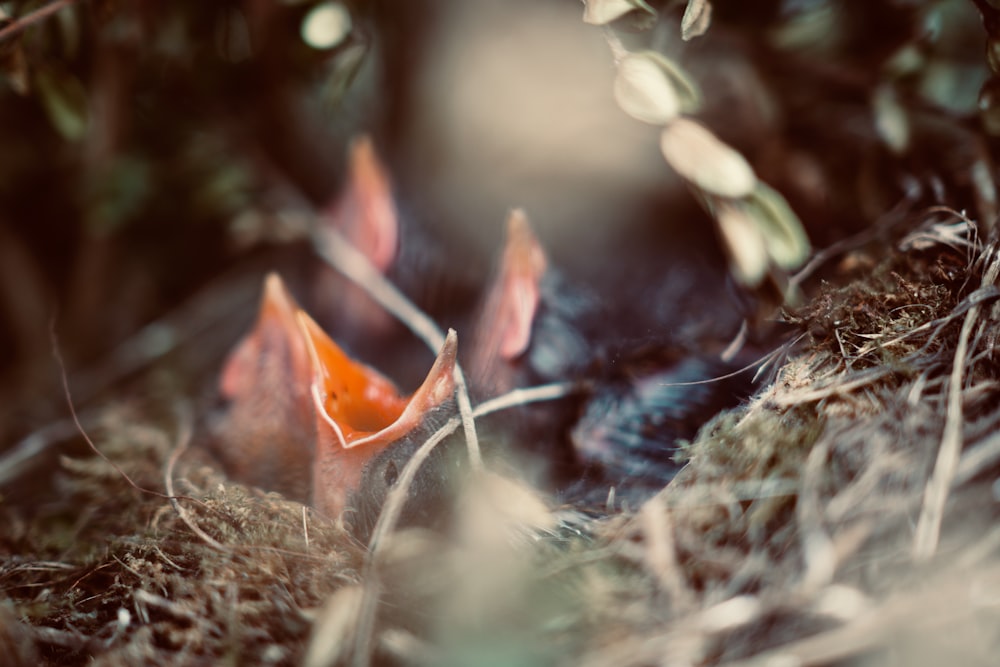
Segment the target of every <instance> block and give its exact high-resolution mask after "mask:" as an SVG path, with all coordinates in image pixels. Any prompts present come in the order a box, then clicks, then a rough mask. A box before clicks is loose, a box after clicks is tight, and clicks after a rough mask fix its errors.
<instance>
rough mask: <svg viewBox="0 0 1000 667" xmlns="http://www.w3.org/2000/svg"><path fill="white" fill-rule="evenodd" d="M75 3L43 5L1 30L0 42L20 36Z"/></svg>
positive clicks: (64, 0) (65, 0)
mask: <svg viewBox="0 0 1000 667" xmlns="http://www.w3.org/2000/svg"><path fill="white" fill-rule="evenodd" d="M76 2H77V0H56V1H55V2H53V3H51V4H48V5H45V6H44V7H42V8H40V9H36V10H35V11H33V12H31V13H30V14H25V15H24V16H22V17H20V18H19V19H16V20H15V21H14V22H12V23H11V24H10V25H8V26H7V27H6V28H4V29H3V30H0V42H5V41H7V40H8V39H11V38H12V37H15V36H17V35H20V34H21V33H22V32H24V31H25V30H27V29H28V28H30V27H31V26H33V25H35V24H36V23H39V22H41V21H44V20H45V19H47V18H49V17H50V16H52V15H53V14H55V13H56V12H58V11H59V10H60V9H62V8H64V7H68V6H69V5H72V4H74V3H76Z"/></svg>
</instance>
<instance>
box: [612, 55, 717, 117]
mask: <svg viewBox="0 0 1000 667" xmlns="http://www.w3.org/2000/svg"><path fill="white" fill-rule="evenodd" d="M614 91H615V100H617V102H618V105H619V106H620V107H621V108H622V109H623V110H624V111H625V113H627V114H628V115H630V116H632V117H633V118H635V119H637V120H641V121H643V122H645V123H651V124H653V125H665V124H666V123H667V122H669V121H670V120H672V119H673V118H675V117H676V116H677V115H678V114H679V113H681V112H684V113H691V112H693V111H696V110H697V108H698V107H699V106H700V104H701V95H700V93H699V92H698V88H697V86H696V85H695V84H694V82H693V81H692V80H691V79H690V78H689V77H688V76H687V74H686V73H685V72H684V71H683V70H682V69H681V68H680V67H679V66H678V65H677V64H676V63H675V62H673V61H672V60H669V59H668V58H666V57H665V56H663V55H662V54H660V53H657V52H655V51H643V52H640V53H633V54H630V55H629V56H627V57H626V58H624V59H622V61H621V62H620V63H619V65H618V76H617V78H616V79H615V88H614Z"/></svg>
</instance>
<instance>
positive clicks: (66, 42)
mask: <svg viewBox="0 0 1000 667" xmlns="http://www.w3.org/2000/svg"><path fill="white" fill-rule="evenodd" d="M55 18H56V21H58V25H59V33H60V35H61V37H62V44H63V53H65V54H66V56H67V57H69V58H75V57H76V56H77V54H78V53H79V52H80V19H79V16H78V15H77V13H76V8H74V7H66V8H64V9H62V10H60V11H58V12H56V15H55Z"/></svg>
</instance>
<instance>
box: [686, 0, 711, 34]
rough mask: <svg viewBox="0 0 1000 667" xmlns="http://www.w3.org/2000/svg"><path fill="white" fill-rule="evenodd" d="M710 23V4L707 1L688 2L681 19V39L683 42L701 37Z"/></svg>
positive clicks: (694, 0) (689, 0)
mask: <svg viewBox="0 0 1000 667" xmlns="http://www.w3.org/2000/svg"><path fill="white" fill-rule="evenodd" d="M711 23H712V3H711V2H709V1H708V0H688V3H687V7H685V8H684V16H683V17H682V18H681V39H683V40H684V41H685V42H686V41H688V40H689V39H694V38H695V37H701V36H702V35H704V34H705V32H706V31H707V30H708V27H709V25H711Z"/></svg>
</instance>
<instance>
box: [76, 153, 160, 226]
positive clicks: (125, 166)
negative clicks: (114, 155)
mask: <svg viewBox="0 0 1000 667" xmlns="http://www.w3.org/2000/svg"><path fill="white" fill-rule="evenodd" d="M151 172H152V170H151V169H150V165H149V163H148V162H145V161H143V160H141V159H139V158H137V157H121V158H118V159H117V160H115V161H114V162H113V163H112V164H111V166H110V168H109V169H107V170H104V171H102V172H101V173H100V174H98V175H95V176H92V177H91V179H92V180H91V183H90V192H89V202H88V207H87V213H86V221H87V226H88V228H89V229H90V231H91V232H92V233H95V234H106V233H109V232H113V231H115V230H117V229H118V228H120V227H122V226H123V225H125V224H127V223H128V222H129V221H130V220H132V219H134V218H135V217H137V216H138V214H139V213H140V211H141V210H142V207H143V205H144V204H145V203H146V202H147V201H148V200H149V197H150V195H151V194H152V192H153V185H152V183H153V174H152V173H151Z"/></svg>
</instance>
